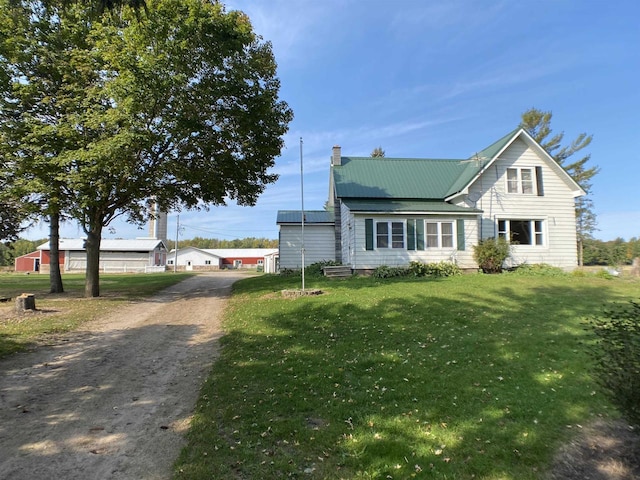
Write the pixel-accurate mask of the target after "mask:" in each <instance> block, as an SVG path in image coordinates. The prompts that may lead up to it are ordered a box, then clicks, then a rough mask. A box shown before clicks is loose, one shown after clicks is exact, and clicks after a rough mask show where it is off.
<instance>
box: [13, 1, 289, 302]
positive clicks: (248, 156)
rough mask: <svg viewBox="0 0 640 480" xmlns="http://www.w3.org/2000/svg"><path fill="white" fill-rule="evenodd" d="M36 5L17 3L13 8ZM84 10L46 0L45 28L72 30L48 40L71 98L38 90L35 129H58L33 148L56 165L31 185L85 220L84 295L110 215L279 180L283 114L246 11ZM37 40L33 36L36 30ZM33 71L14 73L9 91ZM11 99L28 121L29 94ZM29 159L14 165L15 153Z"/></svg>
mask: <svg viewBox="0 0 640 480" xmlns="http://www.w3.org/2000/svg"><path fill="white" fill-rule="evenodd" d="M0 1H3V0H0ZM4 1H6V0H4ZM14 3H15V2H14ZM49 4H51V2H49ZM32 5H34V3H33V2H26V1H25V2H24V4H22V8H23V9H24V10H25V11H27V10H28V9H29V8H31V6H32ZM86 8H89V7H87V6H83V4H81V3H78V4H70V5H69V4H66V5H64V6H62V4H61V7H60V8H55V7H51V6H49V8H46V9H44V10H53V11H54V12H55V14H54V15H52V16H49V17H48V18H46V28H47V29H48V28H51V29H54V30H56V31H60V32H63V33H64V34H65V35H64V36H63V37H64V39H65V40H67V39H68V40H69V42H68V43H65V44H64V48H63V51H64V53H61V52H60V46H59V45H53V44H52V45H51V50H50V51H47V52H46V56H45V58H47V59H50V61H51V62H52V63H53V64H54V65H56V68H59V69H60V70H61V71H63V72H65V73H66V72H68V73H69V75H68V76H66V77H65V78H64V81H63V82H62V83H63V85H64V89H63V90H62V91H63V92H66V91H67V90H66V89H68V90H69V91H71V92H72V94H71V95H70V96H69V98H67V97H64V98H63V99H62V100H60V99H59V98H55V97H54V98H53V99H38V100H37V101H38V102H40V103H46V102H48V105H50V104H53V105H50V107H51V109H52V111H53V114H52V118H51V122H50V124H46V122H41V123H39V124H37V125H36V127H34V130H35V131H36V132H37V133H38V134H40V135H41V136H45V134H51V133H52V132H54V133H56V134H58V136H62V137H63V138H62V139H60V138H58V136H54V139H55V140H56V141H55V142H49V143H53V144H54V145H57V146H58V148H57V149H54V148H52V147H50V146H48V147H47V155H41V156H40V157H39V161H41V162H42V165H44V166H48V165H51V166H52V171H53V173H54V174H53V176H52V178H51V179H50V181H48V180H47V178H45V176H44V175H38V182H40V183H41V185H40V187H39V188H35V186H33V185H32V186H33V187H34V188H32V190H33V191H34V192H37V193H39V194H41V195H43V196H45V198H46V199H47V205H50V204H52V200H56V201H57V207H58V208H59V211H60V212H62V213H66V214H68V215H70V216H71V217H73V218H75V219H76V220H77V221H78V222H79V224H80V225H81V226H82V228H83V229H84V231H85V233H86V237H87V239H86V249H87V273H86V283H85V294H86V295H87V296H97V295H99V252H100V240H101V235H102V229H103V228H104V227H106V226H108V225H109V223H110V222H111V221H112V220H113V219H114V218H116V217H117V216H119V215H126V216H128V218H129V219H130V220H131V221H138V222H141V221H143V220H145V218H146V215H147V207H148V203H149V200H150V199H153V201H155V202H157V203H158V205H159V206H160V207H161V208H163V209H168V208H182V207H185V208H203V207H206V206H208V205H222V204H224V203H225V202H226V201H227V200H228V199H232V200H235V201H237V202H238V203H240V204H243V205H252V204H254V203H255V202H256V200H257V198H258V196H259V194H260V193H262V191H263V190H264V188H265V186H266V185H267V184H269V183H272V182H274V181H275V180H276V178H277V176H276V175H274V174H271V173H269V172H268V169H269V168H270V167H271V166H273V164H274V159H275V157H276V156H277V155H279V153H280V150H281V148H282V144H283V140H282V136H283V134H284V133H285V132H286V130H287V126H288V123H289V122H290V120H291V118H292V113H291V110H290V109H289V107H288V106H287V105H286V103H284V102H283V101H281V100H279V98H278V93H279V87H280V84H279V80H278V79H277V76H276V63H275V60H274V57H273V53H272V50H271V45H270V44H269V43H268V42H263V41H262V40H261V39H260V37H258V36H256V35H255V34H254V32H253V30H252V27H251V24H250V22H249V19H248V18H247V17H246V15H244V14H243V13H242V12H236V11H231V12H227V11H225V9H224V7H223V6H222V5H220V4H218V3H211V2H209V1H206V0H185V1H181V0H153V1H147V2H146V13H145V17H144V20H143V21H139V20H138V18H137V12H136V11H135V10H134V9H130V8H128V7H124V8H123V9H122V10H121V12H120V14H119V15H111V14H105V15H103V16H99V17H97V18H96V17H94V16H90V15H87V12H86V10H83V9H86ZM42 18H43V16H42V15H40V13H39V12H33V13H32V14H31V15H29V16H27V18H26V19H24V18H23V19H22V21H23V22H26V23H28V24H29V25H31V24H33V23H35V22H42V21H43V20H42ZM26 31H27V33H29V34H33V32H34V31H33V29H26ZM36 33H37V32H36ZM36 36H37V35H36ZM58 37H59V35H58V36H56V38H58ZM33 41H34V42H35V43H37V44H38V45H42V41H41V39H39V38H37V39H34V40H33ZM43 48H45V50H46V49H47V48H48V45H47V44H46V43H45V44H44V46H43ZM33 61H34V62H35V61H36V59H35V58H34V59H33ZM37 81H39V78H36V79H31V78H30V77H28V76H25V75H24V74H18V75H13V76H12V83H13V86H14V88H18V89H20V85H31V84H32V83H34V82H37ZM16 85H17V86H18V87H16ZM25 88H26V87H25ZM58 93H59V94H61V93H60V92H58ZM13 103H14V104H15V105H14V107H15V111H16V113H17V114H18V115H19V116H25V115H26V116H27V117H28V115H29V111H30V109H31V108H32V105H31V103H27V102H23V101H21V99H19V98H16V99H15V100H13ZM68 104H70V105H71V107H68V110H64V108H63V107H65V106H67V105H68ZM52 125H53V126H52ZM19 140H22V141H23V142H26V141H27V138H26V137H22V138H18V141H19ZM24 157H25V155H22V156H20V155H17V156H16V157H15V161H16V162H17V163H24V162H25V158H24ZM29 162H33V160H31V159H29V160H26V163H27V164H28V163H29ZM38 165H39V164H38ZM37 171H39V170H37ZM34 185H35V184H34ZM58 193H59V194H60V195H59V196H54V194H56V195H57V194H58Z"/></svg>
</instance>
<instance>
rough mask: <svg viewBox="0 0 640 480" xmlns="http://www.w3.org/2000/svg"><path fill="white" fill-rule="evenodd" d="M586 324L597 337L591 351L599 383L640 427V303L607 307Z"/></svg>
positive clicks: (629, 418) (622, 410)
mask: <svg viewBox="0 0 640 480" xmlns="http://www.w3.org/2000/svg"><path fill="white" fill-rule="evenodd" d="M587 325H588V329H589V330H590V331H591V332H592V333H593V334H594V335H595V337H596V338H597V341H596V344H595V347H593V348H592V350H591V354H592V358H593V360H594V365H595V367H594V368H595V372H596V374H597V378H598V382H599V384H600V385H601V386H602V387H603V388H604V390H605V391H606V392H607V394H608V395H609V397H610V398H611V400H612V401H613V403H614V404H615V405H616V406H617V407H618V408H619V409H620V411H621V412H622V413H623V415H624V416H625V417H626V418H627V419H628V420H629V421H630V422H631V423H633V424H634V425H636V426H640V401H639V399H640V303H638V302H634V301H633V300H632V301H630V303H629V305H617V306H614V307H611V308H610V309H608V310H605V311H604V312H603V313H602V315H601V316H598V317H594V318H591V319H589V321H588V324H587Z"/></svg>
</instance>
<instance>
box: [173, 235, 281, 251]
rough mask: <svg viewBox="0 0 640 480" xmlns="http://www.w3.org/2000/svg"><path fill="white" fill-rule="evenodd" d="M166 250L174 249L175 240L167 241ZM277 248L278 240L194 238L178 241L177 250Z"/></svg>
mask: <svg viewBox="0 0 640 480" xmlns="http://www.w3.org/2000/svg"><path fill="white" fill-rule="evenodd" d="M167 243H168V245H167V248H169V249H170V250H171V249H172V248H175V244H176V242H175V240H169V241H168V242H167ZM185 247H196V248H278V240H272V239H270V238H255V237H247V238H236V239H235V240H220V239H218V238H202V237H194V238H191V239H189V240H180V241H179V242H178V248H185Z"/></svg>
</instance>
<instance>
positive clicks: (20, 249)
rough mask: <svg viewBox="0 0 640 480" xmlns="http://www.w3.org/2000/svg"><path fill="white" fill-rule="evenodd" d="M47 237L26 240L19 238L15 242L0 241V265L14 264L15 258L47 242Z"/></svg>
mask: <svg viewBox="0 0 640 480" xmlns="http://www.w3.org/2000/svg"><path fill="white" fill-rule="evenodd" d="M46 241H47V239H42V240H26V239H24V238H19V239H17V240H16V241H14V242H6V243H0V266H13V265H14V262H15V259H16V258H17V257H20V256H22V255H26V254H27V253H31V252H33V251H35V250H36V248H37V247H38V245H42V244H43V243H45V242H46Z"/></svg>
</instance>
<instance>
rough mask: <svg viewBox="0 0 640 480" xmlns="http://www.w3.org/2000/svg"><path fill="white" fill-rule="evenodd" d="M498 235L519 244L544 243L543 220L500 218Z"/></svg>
mask: <svg viewBox="0 0 640 480" xmlns="http://www.w3.org/2000/svg"><path fill="white" fill-rule="evenodd" d="M498 236H499V237H501V238H505V239H506V240H507V241H508V242H509V243H512V244H517V245H536V246H541V245H544V222H543V221H542V220H520V219H512V220H498Z"/></svg>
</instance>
